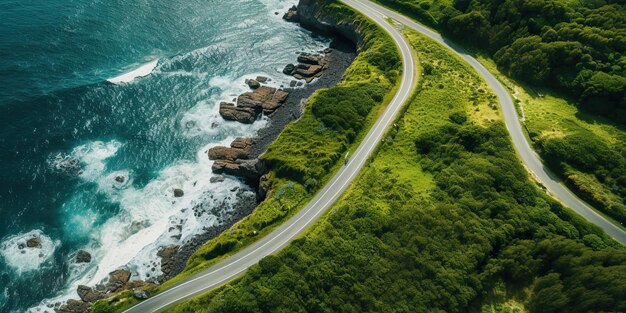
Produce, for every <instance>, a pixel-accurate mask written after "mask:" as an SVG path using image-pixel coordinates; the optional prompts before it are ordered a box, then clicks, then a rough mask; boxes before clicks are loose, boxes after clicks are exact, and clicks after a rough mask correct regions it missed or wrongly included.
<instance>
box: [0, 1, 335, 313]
mask: <svg viewBox="0 0 626 313" xmlns="http://www.w3.org/2000/svg"><path fill="white" fill-rule="evenodd" d="M295 2H296V1H280V0H248V1H213V0H204V1H201V0H185V1H182V0H154V1H147V0H133V1H130V0H107V1H98V0H46V1H42V0H39V1H32V0H19V1H17V0H9V1H2V2H0V125H1V126H0V245H1V246H0V289H1V290H0V291H1V292H0V311H2V312H23V311H25V310H27V309H29V308H32V307H35V306H37V305H39V304H40V303H41V301H42V300H44V299H54V298H56V299H57V300H59V299H60V300H62V299H63V298H64V297H67V296H72V291H73V289H74V288H75V286H76V285H77V284H78V283H87V284H94V283H96V282H98V281H99V280H100V279H101V278H103V277H104V276H106V273H108V272H109V271H110V270H112V269H115V268H116V267H118V266H122V265H126V266H128V267H129V268H131V269H132V270H133V272H134V274H135V275H136V276H137V277H138V278H148V277H149V276H147V275H150V272H149V270H148V269H149V268H150V267H154V266H155V264H154V262H155V261H154V259H155V254H156V251H157V250H158V248H159V247H161V246H164V245H168V244H180V243H182V242H184V240H185V239H188V238H190V237H191V236H193V234H195V233H197V232H198V231H200V229H201V226H203V225H207V224H210V223H213V222H214V219H213V218H212V217H211V216H202V217H197V218H196V217H193V215H191V216H190V215H189V213H185V211H186V210H184V208H188V207H189V206H191V205H192V204H193V203H194V201H196V200H197V199H199V198H200V197H201V196H202V195H203V194H206V193H207V192H210V193H212V194H213V195H214V196H215V198H216V199H221V200H224V199H228V198H229V196H230V194H229V192H230V190H231V189H232V187H233V186H239V187H240V188H247V187H245V186H243V185H242V184H241V183H240V182H239V181H237V180H235V179H227V180H226V181H225V182H224V183H223V184H211V183H210V182H209V178H210V175H211V173H210V163H209V161H208V160H207V159H206V156H205V155H204V154H203V151H205V150H206V149H207V148H208V147H210V146H212V145H217V144H220V143H221V144H224V143H228V142H229V141H230V140H232V139H233V138H234V137H236V136H242V135H251V134H253V133H254V132H255V131H256V130H257V129H259V128H260V127H262V126H263V125H264V123H265V121H259V122H257V123H255V124H254V125H241V124H237V123H232V122H224V121H223V120H222V119H221V117H220V116H219V114H218V111H217V105H216V103H217V102H218V101H219V100H220V99H224V98H226V99H229V98H232V97H233V96H234V95H236V94H238V93H239V92H241V91H243V90H245V86H244V84H243V79H244V77H247V76H256V75H257V74H265V75H268V76H270V77H272V78H273V81H274V82H276V84H280V83H281V82H282V81H288V79H287V78H286V77H283V76H282V74H281V73H280V70H281V69H282V67H283V66H284V65H285V64H286V63H289V62H293V61H294V59H295V56H296V54H295V53H296V52H298V51H303V50H304V51H308V50H311V51H312V50H319V49H320V48H322V47H324V46H326V45H327V41H326V40H324V39H319V38H314V37H312V36H311V34H310V33H308V32H307V31H304V30H302V29H300V28H299V27H298V26H297V25H294V24H289V23H285V22H283V21H282V20H281V18H280V17H281V15H282V12H284V11H285V10H286V8H287V7H289V6H291V5H293V4H294V3H295ZM274 12H280V13H281V14H279V15H276V14H274ZM153 60H158V64H157V65H156V67H155V68H154V70H153V71H152V73H151V74H150V75H148V76H145V77H139V78H136V79H134V80H132V81H131V82H129V83H122V84H112V83H109V82H107V81H106V80H107V79H110V78H113V77H116V76H119V75H122V74H124V73H127V72H131V71H133V70H134V69H136V68H138V67H140V66H141V65H142V64H146V63H148V62H151V61H153ZM118 176H119V177H123V178H124V182H122V183H120V182H118V181H116V180H115V178H116V177H118ZM173 188H183V189H184V190H185V197H183V198H180V199H174V198H173V195H172V190H173ZM173 224H179V225H182V228H183V230H182V234H181V239H172V237H171V236H170V235H169V234H168V233H167V232H168V229H169V226H171V225H173ZM31 236H37V237H39V238H41V245H42V247H41V248H28V247H26V248H24V247H20V245H21V244H22V245H23V244H24V243H25V242H26V240H27V239H28V238H30V237H31ZM78 249H86V250H88V251H89V252H91V253H92V255H93V259H94V260H93V261H92V262H91V263H90V264H86V265H85V264H83V265H76V264H74V263H73V261H72V258H73V255H74V254H75V253H76V251H77V250H78ZM157 268H158V266H157ZM51 301H54V300H51ZM46 303H49V302H46ZM39 309H42V308H41V307H40V308H39Z"/></svg>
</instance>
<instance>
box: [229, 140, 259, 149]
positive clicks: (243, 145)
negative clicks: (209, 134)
mask: <svg viewBox="0 0 626 313" xmlns="http://www.w3.org/2000/svg"><path fill="white" fill-rule="evenodd" d="M252 144H254V138H245V137H237V138H235V140H233V142H231V143H230V147H231V148H235V149H243V150H249V149H251V148H252Z"/></svg>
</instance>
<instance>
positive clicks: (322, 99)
mask: <svg viewBox="0 0 626 313" xmlns="http://www.w3.org/2000/svg"><path fill="white" fill-rule="evenodd" d="M324 6H325V7H324V14H329V15H332V16H333V18H334V19H336V20H337V21H346V22H350V23H354V24H355V25H356V26H357V28H358V30H359V33H361V34H363V36H364V38H363V45H362V47H360V52H359V55H358V56H357V58H356V59H355V61H354V62H353V64H352V65H351V66H350V67H349V68H348V70H347V72H346V73H345V74H344V77H343V80H342V82H341V83H340V84H338V85H337V86H335V87H332V88H328V89H320V90H318V91H317V92H316V93H314V95H313V96H312V97H311V98H310V99H309V101H308V102H307V107H306V110H305V112H304V114H303V116H302V117H301V118H300V119H299V120H298V121H297V122H294V123H292V124H290V125H288V126H287V127H286V128H285V129H284V130H283V132H282V133H281V134H280V136H279V137H278V139H277V140H276V141H274V142H273V143H272V144H271V145H270V147H269V149H268V151H267V152H266V153H265V154H264V155H262V157H261V158H262V159H263V160H265V161H266V162H267V163H268V164H269V166H270V177H271V178H270V181H269V184H270V185H271V186H272V187H271V192H270V193H269V194H268V196H267V198H266V199H265V201H263V202H262V203H261V204H260V205H259V206H258V207H257V208H256V209H255V210H254V212H253V213H252V214H251V215H249V216H248V217H246V218H244V219H243V220H241V221H240V222H239V223H237V224H235V225H234V226H233V227H231V228H230V229H229V230H228V231H226V232H224V233H222V234H220V235H219V236H218V237H216V238H214V239H212V240H209V241H208V242H207V243H206V244H205V245H203V246H202V247H201V248H200V249H198V251H196V252H195V253H194V254H193V255H192V256H191V258H190V259H189V261H188V262H187V265H186V267H185V269H184V271H183V272H182V273H181V274H180V275H178V276H176V277H174V278H173V279H171V280H169V281H167V282H165V283H164V284H163V285H162V286H160V287H159V289H158V290H156V292H158V291H160V290H164V289H166V288H168V287H169V286H171V285H173V284H174V283H176V282H179V281H180V280H182V279H184V278H186V277H189V276H190V275H193V274H194V273H197V272H199V271H201V270H203V269H206V268H208V267H210V266H211V265H213V264H215V263H217V262H219V261H220V260H223V259H224V258H226V257H228V256H230V255H232V254H234V253H236V252H237V251H239V250H241V249H242V248H244V247H246V246H248V245H250V244H251V243H253V242H254V241H256V240H258V238H259V237H262V236H264V235H266V234H268V233H269V232H271V231H272V230H273V229H275V228H276V227H277V226H278V225H280V224H281V223H282V222H283V221H285V220H287V219H288V218H289V217H291V216H293V215H294V214H295V213H296V212H297V211H298V210H299V209H301V208H302V207H304V205H306V204H307V203H308V202H309V200H310V199H311V198H312V197H313V196H314V195H315V193H316V192H317V191H318V190H319V189H320V188H321V187H322V186H323V185H324V184H325V182H326V181H328V180H329V179H330V178H331V177H332V175H333V174H334V173H335V172H336V170H337V169H338V168H339V167H341V166H342V165H343V161H342V159H341V158H342V156H343V155H344V154H345V153H346V151H348V150H354V149H355V148H356V146H358V143H359V142H360V141H361V139H362V138H363V137H364V136H365V134H366V133H367V130H368V129H369V127H370V126H371V125H372V124H373V122H374V121H375V120H376V119H377V118H378V114H379V112H381V110H382V109H383V108H384V106H385V105H386V104H387V103H389V101H390V100H391V98H392V97H393V95H394V94H395V92H394V91H395V88H396V85H397V80H398V77H399V75H400V71H401V61H400V55H399V53H398V51H397V50H396V46H395V44H394V43H393V41H392V39H391V37H389V36H388V35H387V34H386V33H385V32H384V31H383V30H382V29H380V28H379V27H378V26H377V25H376V24H374V23H373V22H371V21H370V20H368V19H366V18H364V17H363V16H362V15H360V14H358V13H355V12H354V11H352V10H351V9H349V8H348V7H347V6H345V5H343V4H340V3H338V2H337V1H326V2H325V4H324ZM338 116H340V119H337V117H338ZM136 302H137V300H136V299H135V298H133V297H132V295H131V293H130V292H126V293H124V294H122V295H120V296H117V297H114V298H112V299H108V300H102V301H99V302H98V303H97V304H96V305H95V306H94V309H93V311H94V312H111V311H121V310H122V309H124V308H126V307H129V306H130V305H131V304H133V303H136Z"/></svg>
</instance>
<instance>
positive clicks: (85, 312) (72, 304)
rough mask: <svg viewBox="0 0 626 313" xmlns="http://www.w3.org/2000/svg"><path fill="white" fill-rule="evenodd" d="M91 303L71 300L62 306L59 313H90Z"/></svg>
mask: <svg viewBox="0 0 626 313" xmlns="http://www.w3.org/2000/svg"><path fill="white" fill-rule="evenodd" d="M90 312H91V303H88V302H83V301H79V300H74V299H70V300H67V302H66V303H65V304H64V305H62V306H61V307H60V308H59V309H58V310H57V313H90Z"/></svg>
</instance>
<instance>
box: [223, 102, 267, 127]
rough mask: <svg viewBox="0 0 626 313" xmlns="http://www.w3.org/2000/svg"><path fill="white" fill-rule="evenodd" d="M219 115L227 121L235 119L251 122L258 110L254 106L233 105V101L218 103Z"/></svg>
mask: <svg viewBox="0 0 626 313" xmlns="http://www.w3.org/2000/svg"><path fill="white" fill-rule="evenodd" d="M220 115H221V116H222V117H223V118H224V119H225V120H229V121H237V122H240V123H244V124H252V123H254V121H256V118H257V116H258V115H259V112H257V110H256V109H254V108H244V107H238V106H235V104H233V103H228V102H222V103H220Z"/></svg>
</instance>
